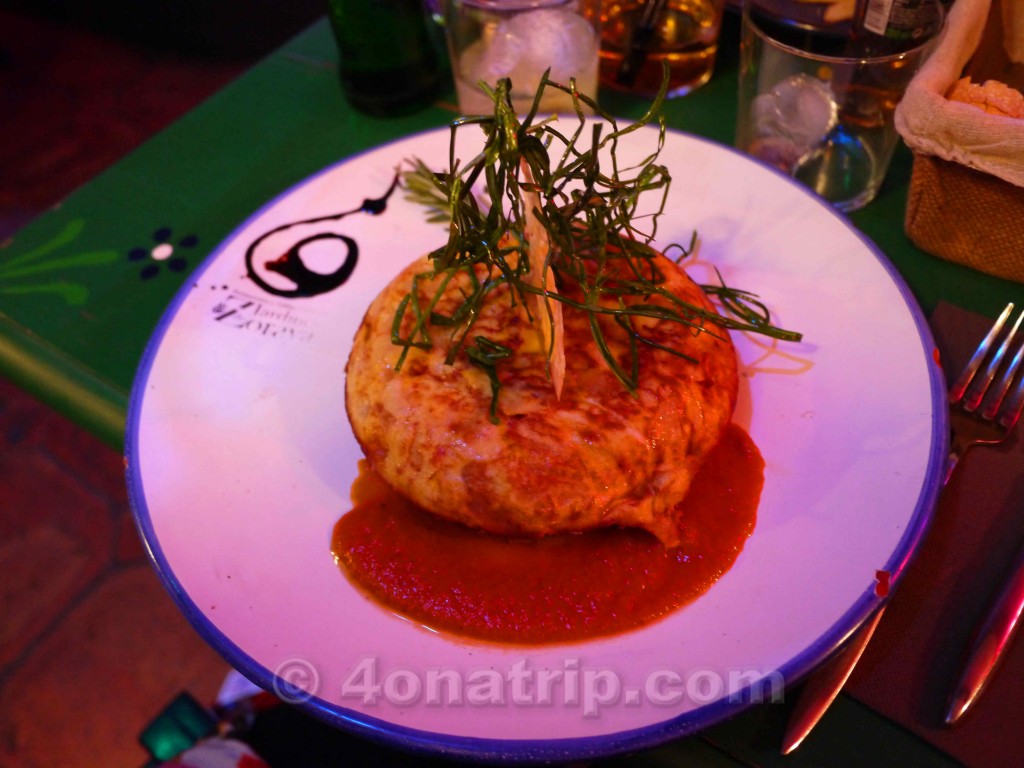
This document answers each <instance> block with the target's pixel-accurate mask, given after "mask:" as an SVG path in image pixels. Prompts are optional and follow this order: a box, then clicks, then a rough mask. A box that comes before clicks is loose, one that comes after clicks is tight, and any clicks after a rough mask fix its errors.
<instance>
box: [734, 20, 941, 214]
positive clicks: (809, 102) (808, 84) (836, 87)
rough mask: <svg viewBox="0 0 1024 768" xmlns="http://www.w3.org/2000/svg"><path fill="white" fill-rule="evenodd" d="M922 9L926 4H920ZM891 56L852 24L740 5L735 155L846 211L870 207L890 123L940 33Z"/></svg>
mask: <svg viewBox="0 0 1024 768" xmlns="http://www.w3.org/2000/svg"><path fill="white" fill-rule="evenodd" d="M926 2H927V0H926ZM934 14H935V17H934V21H933V25H932V27H931V28H930V29H929V31H928V33H927V34H923V35H922V36H921V37H919V38H918V39H916V40H914V41H912V42H908V43H907V44H906V46H905V47H903V48H902V49H901V50H898V51H897V52H892V51H893V50H894V49H893V47H892V44H891V42H890V41H884V40H881V39H872V38H871V36H869V35H867V34H866V33H864V32H863V31H862V30H858V27H857V24H856V21H853V22H849V23H846V24H837V25H829V26H821V27H815V26H810V25H804V24H799V25H798V24H792V23H790V22H788V21H787V20H786V19H780V18H778V17H774V16H771V15H769V14H767V13H763V12H762V11H761V9H760V6H759V5H758V3H757V2H756V1H755V0H748V2H746V3H745V4H744V7H743V14H742V38H741V43H740V76H739V111H738V119H737V124H736V146H737V147H739V148H740V149H742V150H744V151H746V152H748V153H750V154H751V155H753V156H754V157H757V158H759V159H761V160H763V161H764V162H766V163H769V164H770V165H774V166H775V167H777V168H778V169H779V170H781V171H783V172H784V173H787V174H789V175H791V176H792V177H793V178H795V179H797V180H799V181H800V182H802V183H803V184H805V185H807V186H808V187H810V188H811V189H813V190H815V191H816V192H817V193H818V194H820V195H821V196H822V197H824V198H825V199H826V200H828V201H829V202H831V203H832V204H833V205H834V206H835V207H836V208H838V209H839V210H841V211H853V210H857V209H858V208H861V207H863V206H864V205H866V204H867V203H869V202H870V201H871V200H872V199H874V197H875V195H877V194H878V190H879V188H880V187H881V185H882V181H883V179H884V178H885V174H886V171H887V170H888V167H889V162H890V160H891V159H892V155H893V151H894V150H895V148H896V144H897V142H898V138H899V137H898V135H897V133H896V127H895V123H894V120H893V115H894V112H895V109H896V105H897V104H898V103H899V101H900V99H901V98H902V96H903V93H904V91H905V90H906V87H907V84H908V83H909V82H910V80H911V78H913V76H914V74H915V73H916V72H917V71H918V69H920V67H921V64H922V63H924V61H925V59H926V58H927V56H928V55H929V54H930V53H931V50H932V48H933V47H934V43H935V40H936V37H937V30H938V29H939V28H940V27H941V25H942V20H943V7H942V5H941V3H939V2H938V1H937V0H935V2H934Z"/></svg>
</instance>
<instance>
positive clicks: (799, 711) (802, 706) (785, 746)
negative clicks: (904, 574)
mask: <svg viewBox="0 0 1024 768" xmlns="http://www.w3.org/2000/svg"><path fill="white" fill-rule="evenodd" d="M883 613H885V605H882V606H881V607H880V608H879V609H878V610H877V611H875V615H874V616H872V617H871V619H869V620H868V621H867V622H866V623H865V624H864V625H863V626H862V627H860V628H859V629H858V630H857V631H856V632H855V633H854V634H853V635H852V636H851V637H850V639H849V640H848V641H847V643H846V647H845V648H843V650H842V651H840V652H839V655H838V656H836V657H835V658H833V659H830V660H829V661H828V662H826V663H825V665H824V666H822V667H819V668H818V669H816V670H815V671H814V674H813V675H811V676H810V677H809V678H808V679H807V682H806V683H805V684H804V688H803V690H802V691H801V692H800V698H798V699H797V702H796V705H795V706H794V707H793V712H792V713H791V714H790V716H789V722H788V723H787V724H786V732H785V734H784V735H783V737H782V754H784V755H788V754H789V753H790V752H792V751H793V750H794V749H796V748H797V747H799V746H800V744H801V743H802V742H803V740H804V739H805V738H806V737H807V734H809V733H810V732H811V731H812V730H813V729H814V726H816V725H817V724H818V721H819V720H821V716H822V715H824V714H825V712H826V710H828V708H829V706H831V704H832V702H833V701H835V698H836V696H837V695H839V691H841V690H842V688H843V686H844V685H846V681H847V680H848V679H849V677H850V673H851V672H853V668H854V667H855V666H857V662H858V661H860V657H861V654H863V653H864V649H865V648H867V645H868V642H869V641H870V640H871V636H872V635H873V634H875V628H876V627H877V626H878V622H879V621H881V619H882V614H883Z"/></svg>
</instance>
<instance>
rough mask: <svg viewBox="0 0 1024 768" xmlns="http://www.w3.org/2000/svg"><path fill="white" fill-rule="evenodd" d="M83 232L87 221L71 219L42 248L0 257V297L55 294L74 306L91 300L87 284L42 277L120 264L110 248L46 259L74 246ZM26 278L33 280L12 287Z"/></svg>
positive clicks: (114, 252)
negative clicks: (14, 283) (85, 268)
mask: <svg viewBox="0 0 1024 768" xmlns="http://www.w3.org/2000/svg"><path fill="white" fill-rule="evenodd" d="M84 229H85V219H72V220H71V221H69V222H68V223H67V225H66V226H65V227H64V229H62V230H61V231H60V232H58V233H57V234H56V235H54V236H53V237H52V238H51V239H50V240H49V241H47V242H45V243H43V244H42V245H40V246H37V247H36V248H33V249H32V250H29V251H26V252H25V253H22V254H19V255H17V256H13V257H11V258H8V259H4V258H2V257H0V295H7V296H22V295H26V294H52V295H56V296H59V297H61V298H62V299H64V301H66V302H67V303H68V304H71V305H75V306H77V305H81V304H84V303H85V301H86V299H88V297H89V289H88V288H86V287H85V286H84V285H81V284H79V283H71V282H68V281H66V280H61V279H57V280H49V281H47V280H46V279H45V278H43V279H40V277H39V276H40V275H42V274H45V273H47V272H55V271H58V270H66V269H78V268H83V267H95V266H100V265H104V264H112V263H113V262H115V261H117V259H118V252H117V251H115V250H109V249H108V250H100V251H86V252H85V253H76V254H73V255H70V256H57V257H56V258H44V257H47V256H49V255H50V254H52V253H54V252H55V251H58V250H60V249H63V248H67V247H68V246H69V245H71V244H72V243H74V242H75V241H76V240H77V239H78V237H79V235H81V234H82V231H83V230H84ZM24 278H30V279H31V281H25V282H19V283H18V284H16V285H11V282H12V281H15V280H18V281H21V280H23V279H24Z"/></svg>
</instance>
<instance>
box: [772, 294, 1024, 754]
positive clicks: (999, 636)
mask: <svg viewBox="0 0 1024 768" xmlns="http://www.w3.org/2000/svg"><path fill="white" fill-rule="evenodd" d="M1013 309H1014V306H1013V304H1012V303H1010V304H1007V305H1006V308H1005V309H1004V310H1003V312H1002V314H1000V316H999V317H998V319H997V320H996V322H995V323H994V324H993V326H992V328H991V329H990V330H989V332H988V334H986V336H985V338H984V339H983V340H982V341H981V343H980V344H979V345H978V348H977V349H976V350H975V352H974V354H973V355H972V356H971V359H970V361H968V363H967V365H966V367H965V368H964V370H963V372H962V373H961V374H960V377H959V378H958V379H957V380H956V381H955V382H954V383H953V385H952V386H951V387H950V390H949V397H948V399H949V408H950V426H951V429H952V436H951V441H950V451H949V463H948V466H947V470H946V476H945V480H944V482H948V481H949V478H950V477H951V476H952V474H953V471H954V470H955V469H956V467H957V466H958V463H959V461H960V460H961V459H962V458H963V456H964V454H965V453H967V451H968V450H970V449H971V448H973V447H974V446H976V445H991V444H996V443H1000V442H1002V441H1003V440H1005V439H1006V438H1007V436H1008V435H1009V434H1010V432H1011V431H1012V430H1013V428H1014V426H1015V425H1016V423H1017V421H1018V419H1019V417H1020V414H1021V410H1022V409H1024V377H1021V378H1019V379H1018V377H1017V373H1018V371H1019V370H1020V367H1021V361H1022V359H1024V339H1018V336H1017V334H1018V331H1019V330H1020V327H1021V325H1022V321H1024V313H1021V315H1020V316H1019V317H1018V318H1017V321H1016V322H1015V323H1014V324H1013V327H1012V328H1011V329H1010V330H1009V332H1006V330H1005V329H1006V323H1007V321H1008V320H1009V318H1010V315H1011V314H1013ZM997 345H998V346H997ZM993 350H994V351H993ZM1014 350H1015V351H1014ZM1011 353H1012V357H1011V358H1010V359H1009V362H1007V357H1008V355H1010V354H1011ZM1022 607H1024V550H1022V553H1021V556H1020V557H1019V558H1018V561H1017V563H1016V565H1015V566H1014V572H1013V575H1012V578H1011V579H1010V582H1009V583H1008V584H1007V586H1006V587H1005V588H1004V590H1003V592H1002V593H1001V594H1000V596H999V598H998V599H997V601H996V603H995V604H994V605H993V608H992V611H991V612H990V614H989V617H988V619H987V620H986V621H985V623H984V624H983V625H982V628H981V629H980V630H979V632H978V634H977V636H976V639H975V642H974V643H973V645H972V650H971V653H970V654H969V656H968V661H967V665H966V668H965V671H964V674H963V676H962V678H961V681H960V684H959V685H958V686H957V688H956V690H955V691H954V693H953V696H952V698H951V700H950V707H949V715H947V718H946V722H948V723H952V722H955V721H956V720H957V719H958V718H959V717H960V716H962V715H963V713H964V712H966V711H967V709H968V707H970V705H971V703H972V702H974V701H975V700H976V699H977V697H978V695H979V694H980V692H981V690H982V689H983V687H984V685H985V683H986V681H987V680H988V679H989V678H990V676H991V672H992V670H993V668H994V667H995V665H996V662H997V661H998V659H999V657H1000V656H1001V654H1002V652H1003V650H1004V649H1005V648H1006V646H1007V645H1008V644H1009V641H1010V638H1011V637H1012V635H1013V633H1014V630H1015V629H1016V627H1017V626H1018V625H1019V618H1020V615H1021V613H1022ZM884 612H885V605H883V606H882V607H881V608H879V609H878V610H877V611H876V612H875V615H874V616H873V617H872V618H871V619H870V620H868V621H867V622H866V623H865V624H864V625H863V627H861V628H860V629H858V630H857V631H856V632H854V633H853V634H852V635H851V637H850V639H849V640H848V641H847V643H846V646H845V647H844V648H843V650H842V651H841V652H840V653H839V654H838V655H837V656H836V657H835V658H833V659H831V660H830V661H828V662H826V663H825V665H824V666H822V667H821V668H820V669H818V670H816V671H815V672H814V674H813V675H812V676H811V677H810V678H809V679H808V680H807V682H806V683H805V684H804V688H803V690H802V691H801V695H800V698H799V699H798V700H797V703H796V705H795V706H794V709H793V712H792V714H791V715H790V720H789V722H788V724H787V727H786V732H785V734H784V735H783V742H782V753H783V754H789V753H790V752H792V751H793V750H795V749H796V748H797V747H798V746H800V743H801V742H802V741H803V740H804V738H806V737H807V735H808V734H809V733H810V732H811V731H812V730H813V729H814V727H815V725H817V723H818V721H819V720H820V719H821V717H822V716H823V715H824V714H825V712H826V711H827V710H828V708H829V706H830V705H831V703H832V702H833V701H834V700H835V697H836V696H837V695H838V694H839V692H840V690H842V687H843V686H844V685H845V684H846V681H847V680H848V679H849V677H850V674H851V673H852V672H853V669H854V667H855V666H856V665H857V662H858V661H859V660H860V657H861V654H862V653H863V652H864V649H865V648H866V647H867V644H868V641H869V640H870V639H871V636H872V635H873V634H874V631H875V628H876V627H877V626H878V623H879V621H880V620H881V618H882V614H883V613H884Z"/></svg>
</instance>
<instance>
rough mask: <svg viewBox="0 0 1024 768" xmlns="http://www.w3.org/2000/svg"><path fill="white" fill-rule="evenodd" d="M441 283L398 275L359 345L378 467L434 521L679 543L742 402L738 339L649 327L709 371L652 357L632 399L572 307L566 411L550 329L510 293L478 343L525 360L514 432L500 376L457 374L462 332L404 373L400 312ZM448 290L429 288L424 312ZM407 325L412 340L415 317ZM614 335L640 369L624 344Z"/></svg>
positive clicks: (372, 454) (509, 379)
mask: <svg viewBox="0 0 1024 768" xmlns="http://www.w3.org/2000/svg"><path fill="white" fill-rule="evenodd" d="M659 261H660V262H661V264H660V266H661V268H662V270H663V271H664V272H665V274H666V276H667V287H668V288H669V289H670V290H671V291H672V292H673V293H675V294H676V295H677V296H679V297H681V298H684V299H686V300H687V301H689V302H691V303H693V304H701V305H704V306H707V307H710V304H709V303H708V301H707V299H706V297H705V296H704V294H703V292H702V291H701V290H700V288H699V287H698V286H697V285H696V284H694V283H693V282H692V281H691V280H690V279H689V277H687V275H686V274H685V273H684V272H683V271H682V270H681V269H679V268H678V267H677V266H676V265H675V264H673V263H672V262H671V261H669V260H667V259H659ZM429 270H430V264H429V262H428V261H427V260H426V259H423V260H420V261H418V262H416V263H414V264H412V265H410V266H409V267H408V268H407V269H406V270H404V271H403V272H402V273H401V274H400V275H398V276H397V277H396V278H395V279H394V280H393V281H392V282H391V283H390V284H389V285H388V286H387V288H385V290H384V291H383V292H382V293H381V294H380V295H379V296H378V297H377V298H376V299H375V300H374V302H373V303H372V304H371V306H370V308H369V310H368V311H367V313H366V316H365V318H364V320H363V323H362V325H361V326H360V328H359V330H358V331H357V333H356V337H355V340H354V344H353V348H352V353H351V356H350V357H349V361H348V366H347V381H346V405H347V408H348V413H349V418H350V420H351V423H352V428H353V430H354V432H355V436H356V438H357V440H358V441H359V443H360V445H361V446H362V449H363V451H364V453H365V455H366V457H367V459H368V461H369V463H370V466H371V467H372V468H373V469H374V470H375V471H376V472H377V473H379V474H380V475H381V476H382V477H383V478H384V479H385V480H386V481H387V482H388V483H389V484H391V485H392V486H393V487H394V488H395V489H396V490H398V491H400V492H401V493H403V494H404V495H406V496H408V497H409V498H410V499H412V500H413V501H415V502H416V503H417V504H419V505H420V506H422V507H423V508H425V509H426V510H428V511H430V512H433V513H434V514H436V515H439V516H441V517H444V518H447V519H449V520H454V521H457V522H461V523H465V524H467V525H470V526H473V527H476V528H480V529H483V530H485V531H489V532H492V533H496V534H507V535H529V536H543V535H547V534H552V533H558V532H567V531H581V530H586V529H590V528H596V527H601V526H611V525H616V526H629V527H639V528H644V529H646V530H648V531H650V532H651V533H652V534H654V535H655V536H657V537H658V538H659V539H660V540H661V541H662V542H664V544H665V545H666V546H674V545H675V544H677V543H678V541H679V526H678V521H677V519H676V510H675V508H676V506H677V504H678V503H679V502H680V501H681V500H682V499H683V497H684V496H685V495H686V492H687V490H688V489H689V486H690V481H691V479H692V478H693V475H694V473H695V472H696V470H697V469H698V467H699V466H700V464H701V462H702V460H703V458H704V456H705V455H706V453H707V452H708V450H710V448H711V447H712V446H714V444H715V443H716V442H717V440H718V438H719V436H720V435H721V432H722V430H723V429H724V428H725V427H726V426H727V425H728V423H729V420H730V418H731V416H732V411H733V408H734V406H735V402H736V391H737V382H738V376H737V364H736V354H735V350H734V349H733V346H732V343H731V341H730V340H729V338H728V334H727V332H726V331H725V330H723V329H721V328H719V327H717V326H716V327H712V328H710V329H709V330H708V331H706V332H704V331H695V330H694V329H691V328H688V327H686V326H682V325H680V324H678V323H673V322H670V321H664V320H662V321H655V320H649V319H643V320H641V321H637V325H638V326H639V327H640V328H641V329H642V333H643V335H644V336H645V337H647V338H650V339H652V340H654V341H656V342H658V343H660V344H664V345H667V346H670V347H672V348H673V349H676V350H679V351H681V352H684V353H685V354H687V355H689V356H690V357H693V358H696V360H697V361H698V362H697V363H694V362H691V361H689V360H685V359H683V358H681V357H678V356H676V355H673V354H670V353H668V352H665V351H663V350H658V349H655V348H654V347H651V346H648V345H644V344H641V345H640V377H639V387H638V390H637V392H636V394H635V395H632V394H630V393H629V392H628V391H627V390H626V388H625V387H624V386H623V385H622V383H621V382H620V381H619V380H618V379H617V378H616V377H615V375H614V374H613V373H612V372H611V370H609V368H608V366H607V364H606V362H605V361H604V359H603V358H602V357H601V354H600V352H599V351H598V349H597V346H596V344H595V343H594V341H593V338H592V335H591V330H590V327H589V320H588V316H587V315H586V314H585V313H583V312H578V311H573V310H569V309H567V310H566V311H565V312H564V314H563V319H564V323H565V357H566V373H565V384H564V387H563V390H562V393H561V398H560V399H556V397H555V393H554V389H553V387H552V385H551V382H550V380H549V379H548V376H547V370H546V356H545V350H543V349H542V348H541V343H540V340H539V338H538V334H537V332H536V330H535V329H534V326H533V325H531V324H530V322H529V320H528V318H527V317H526V313H525V311H524V310H523V309H522V306H521V304H519V305H517V306H516V307H513V306H512V304H511V302H509V301H508V300H507V299H508V297H507V294H503V293H501V291H506V290H507V289H504V288H503V289H499V291H496V295H495V296H494V298H492V299H491V300H490V301H489V302H488V303H487V304H486V305H485V309H484V310H483V312H482V314H481V317H480V318H479V320H478V321H477V323H476V325H475V326H474V328H473V331H472V332H471V333H472V336H477V335H483V336H486V337H488V338H489V339H491V340H493V341H496V342H498V343H501V344H503V345H505V346H508V347H511V348H512V349H514V350H516V353H515V354H514V355H513V356H512V357H511V358H510V359H508V360H505V361H502V362H501V363H499V364H498V368H497V371H498V376H499V378H500V380H501V383H502V390H501V394H500V398H499V404H498V418H499V420H500V423H499V424H493V423H492V422H491V421H490V420H489V418H488V414H489V408H490V403H491V387H490V382H489V380H488V378H487V375H486V373H485V372H484V371H482V370H480V369H479V368H477V367H475V366H473V365H472V364H470V363H469V362H468V361H467V360H466V359H465V357H464V356H463V355H460V356H459V358H458V359H457V360H456V361H455V363H454V364H453V365H446V364H445V356H446V354H447V351H448V341H449V334H450V329H446V328H443V327H436V326H432V327H430V328H429V332H430V336H431V340H432V342H433V347H432V348H431V349H430V350H425V351H423V350H413V351H412V352H411V353H410V354H409V356H408V357H407V358H406V360H405V362H404V364H403V366H402V369H401V371H400V372H397V373H396V371H395V363H396V362H397V360H398V358H399V353H400V348H399V347H397V346H395V345H394V344H392V342H391V330H392V322H393V318H394V315H395V310H396V308H397V306H398V304H399V302H400V301H401V299H402V298H403V296H405V295H406V294H407V293H408V291H409V290H410V287H411V284H412V280H411V278H412V275H413V274H414V273H417V272H419V273H423V272H429ZM433 287H434V286H431V285H430V284H426V285H425V286H424V288H423V289H422V290H423V297H424V298H423V301H424V303H425V302H426V296H427V295H432V294H433V290H432V289H433ZM455 291H456V287H455V286H454V285H453V286H450V288H449V290H448V291H446V294H445V296H444V297H443V298H442V300H441V302H440V303H439V305H438V310H439V311H441V312H450V311H451V309H452V307H454V306H455V304H456V299H455V298H454V297H455V295H456V293H455ZM502 299H504V300H502ZM404 320H405V323H406V327H408V324H409V323H411V316H406V317H405V319H404ZM601 322H602V327H603V328H604V329H605V331H606V337H607V338H609V340H610V347H611V349H612V351H613V352H614V353H615V354H616V355H617V357H618V358H619V360H620V361H622V362H625V361H626V360H627V354H628V346H627V342H626V340H625V338H624V336H623V331H622V330H621V329H620V328H619V327H618V326H616V325H615V323H614V322H613V321H611V320H606V319H604V318H602V321H601Z"/></svg>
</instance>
